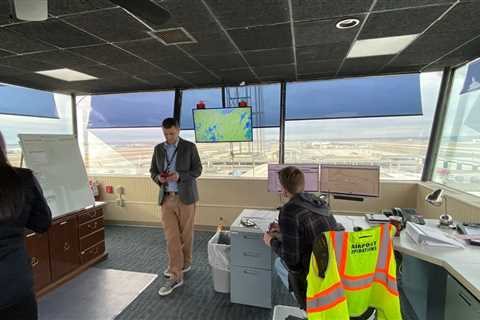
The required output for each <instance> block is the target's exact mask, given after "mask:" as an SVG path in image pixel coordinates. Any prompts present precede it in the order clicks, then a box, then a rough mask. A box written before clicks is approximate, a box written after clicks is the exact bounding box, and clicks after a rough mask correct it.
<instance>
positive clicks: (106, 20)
mask: <svg viewBox="0 0 480 320" xmlns="http://www.w3.org/2000/svg"><path fill="white" fill-rule="evenodd" d="M63 20H65V21H67V22H69V23H71V24H73V25H75V26H77V27H79V28H80V29H82V30H85V31H87V32H89V33H91V34H94V35H96V36H97V37H100V38H102V39H105V40H106V41H110V42H120V41H128V40H137V39H144V38H149V35H148V34H147V31H148V30H149V29H148V28H147V27H146V26H145V25H144V24H142V23H140V22H139V21H138V20H137V19H135V18H134V17H132V16H131V15H130V14H128V13H126V12H125V11H124V10H123V9H121V8H116V9H111V10H102V11H97V12H91V13H88V14H80V15H74V16H69V17H65V18H63Z"/></svg>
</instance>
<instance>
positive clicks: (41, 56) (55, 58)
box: [28, 50, 98, 68]
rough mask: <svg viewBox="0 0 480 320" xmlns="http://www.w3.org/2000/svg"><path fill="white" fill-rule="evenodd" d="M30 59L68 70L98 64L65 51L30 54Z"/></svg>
mask: <svg viewBox="0 0 480 320" xmlns="http://www.w3.org/2000/svg"><path fill="white" fill-rule="evenodd" d="M28 58H30V59H33V60H37V61H41V62H44V63H48V64H51V65H55V66H59V67H66V68H71V67H78V66H91V65H95V64H98V63H97V62H95V61H92V60H89V59H86V58H84V57H81V56H78V55H75V54H72V53H71V52H69V51H65V50H55V51H47V52H41V53H34V54H29V55H28Z"/></svg>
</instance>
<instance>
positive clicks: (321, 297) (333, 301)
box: [307, 282, 347, 312]
mask: <svg viewBox="0 0 480 320" xmlns="http://www.w3.org/2000/svg"><path fill="white" fill-rule="evenodd" d="M346 299H347V298H346V297H345V292H344V291H343V288H342V285H341V283H340V282H338V283H336V284H334V285H333V286H331V287H330V288H328V289H326V290H324V291H322V292H319V293H317V294H316V295H314V296H313V297H309V298H308V297H307V312H320V311H323V310H327V309H330V308H333V307H334V306H336V305H337V304H339V303H341V302H343V301H345V300H346Z"/></svg>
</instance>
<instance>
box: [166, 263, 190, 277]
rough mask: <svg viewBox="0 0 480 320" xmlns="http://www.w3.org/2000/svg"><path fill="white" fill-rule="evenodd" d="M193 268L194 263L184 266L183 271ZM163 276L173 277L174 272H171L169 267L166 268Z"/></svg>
mask: <svg viewBox="0 0 480 320" xmlns="http://www.w3.org/2000/svg"><path fill="white" fill-rule="evenodd" d="M190 270H192V265H188V266H186V267H185V268H183V270H182V272H183V273H187V272H188V271H190ZM163 276H164V277H165V278H171V277H172V273H171V272H170V270H169V269H168V268H167V269H165V271H163Z"/></svg>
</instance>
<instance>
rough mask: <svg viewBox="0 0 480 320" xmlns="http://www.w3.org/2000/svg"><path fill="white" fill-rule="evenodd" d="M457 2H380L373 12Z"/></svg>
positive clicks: (436, 0) (420, 0) (385, 0)
mask: <svg viewBox="0 0 480 320" xmlns="http://www.w3.org/2000/svg"><path fill="white" fill-rule="evenodd" d="M455 1H456V0H402V1H398V0H378V1H377V3H376V4H375V7H374V8H373V10H374V11H377V10H391V9H405V8H413V7H422V6H429V5H436V4H449V3H454V2H455Z"/></svg>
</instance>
